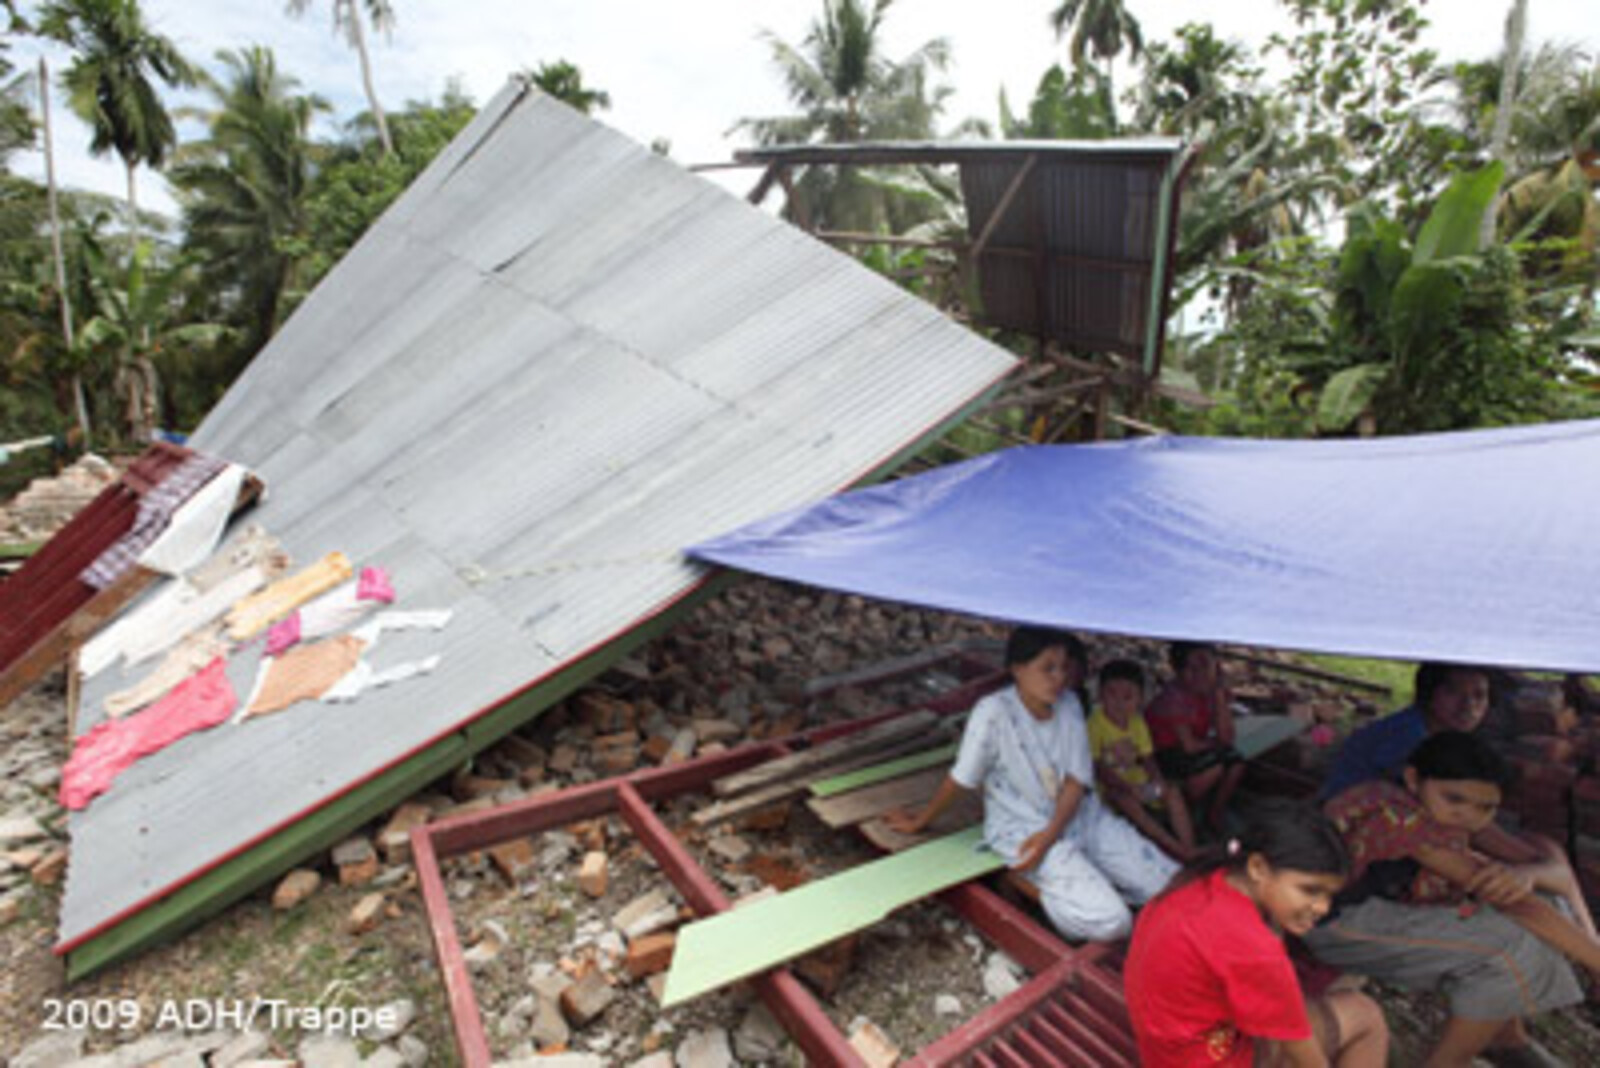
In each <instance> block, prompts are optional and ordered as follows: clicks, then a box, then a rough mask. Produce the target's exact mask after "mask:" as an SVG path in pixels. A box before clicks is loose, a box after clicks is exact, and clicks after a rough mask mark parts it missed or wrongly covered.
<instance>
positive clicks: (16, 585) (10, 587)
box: [0, 442, 190, 671]
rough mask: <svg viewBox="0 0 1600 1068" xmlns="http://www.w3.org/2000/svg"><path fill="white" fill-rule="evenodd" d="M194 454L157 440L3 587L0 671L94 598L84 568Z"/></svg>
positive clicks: (128, 526)
mask: <svg viewBox="0 0 1600 1068" xmlns="http://www.w3.org/2000/svg"><path fill="white" fill-rule="evenodd" d="M189 455H190V452H189V450H188V449H185V448H182V447H181V446H178V445H169V444H166V443H164V442H163V443H158V444H156V445H152V446H151V447H150V449H149V450H148V451H147V452H145V453H144V454H143V455H142V456H140V457H139V458H138V459H137V460H135V461H134V462H133V465H132V466H131V467H129V468H128V470H127V471H125V472H124V473H123V474H122V475H121V477H119V478H118V479H117V480H116V481H115V482H113V483H111V484H110V485H108V486H106V488H105V489H103V490H101V491H100V493H99V494H98V495H96V496H95V498H94V499H93V500H91V501H90V502H89V503H88V504H86V505H84V507H83V509H82V510H81V511H79V512H78V514H77V515H75V516H73V517H72V519H71V520H70V521H69V522H68V523H67V525H66V526H64V527H62V528H61V529H60V530H59V531H57V532H56V534H55V536H53V537H52V538H51V539H50V540H49V541H47V542H46V543H45V544H44V546H43V547H42V548H40V549H39V551H38V552H36V553H34V554H33V555H32V556H31V557H29V558H28V562H27V563H26V564H24V565H23V566H22V567H21V568H19V569H18V570H17V572H16V574H14V575H12V576H11V577H10V578H9V579H7V580H6V584H5V585H4V586H3V587H0V671H4V670H5V669H6V668H8V667H10V666H11V664H13V663H15V662H16V661H17V660H19V659H21V658H22V656H23V654H24V653H26V652H27V651H28V650H29V649H30V648H32V647H33V645H34V644H35V643H36V642H37V641H39V640H40V639H41V638H42V637H43V636H45V635H46V634H48V633H49V632H50V631H51V630H53V629H54V628H56V627H57V626H59V625H61V624H62V623H63V622H65V621H66V620H67V618H68V617H69V616H71V615H72V613H73V612H76V611H77V610H78V609H79V608H81V607H82V606H83V605H84V604H86V603H88V601H89V600H90V599H91V598H93V597H94V596H95V593H96V590H95V589H94V587H92V586H89V585H88V584H86V583H84V582H83V581H82V580H81V579H79V577H78V576H79V575H81V574H82V573H83V569H84V568H86V567H88V566H89V565H90V564H92V563H94V561H95V558H96V557H98V556H99V555H100V554H101V553H102V552H104V551H105V550H106V549H108V548H110V547H111V545H112V544H113V543H114V542H116V540H117V539H118V538H120V537H122V536H123V535H124V534H126V533H127V532H128V529H129V528H130V527H131V526H133V520H134V517H135V516H136V515H137V514H138V511H139V498H140V497H142V496H143V495H144V494H145V493H147V492H149V490H150V489H151V488H153V487H154V486H156V485H159V484H160V482H161V480H162V479H164V478H166V477H167V475H169V474H171V473H172V471H173V470H174V469H175V468H176V467H177V466H178V465H179V464H181V463H182V462H183V461H184V460H185V459H187V458H188V457H189Z"/></svg>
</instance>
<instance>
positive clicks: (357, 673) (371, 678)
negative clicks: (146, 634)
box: [322, 656, 441, 701]
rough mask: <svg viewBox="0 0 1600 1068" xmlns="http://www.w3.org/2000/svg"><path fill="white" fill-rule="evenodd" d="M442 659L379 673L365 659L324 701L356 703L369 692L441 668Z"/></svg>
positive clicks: (404, 665) (438, 658)
mask: <svg viewBox="0 0 1600 1068" xmlns="http://www.w3.org/2000/svg"><path fill="white" fill-rule="evenodd" d="M440 659H441V658H440V657H438V656H429V657H424V658H423V659H421V660H412V661H409V662H407V663H404V664H396V665H395V666H394V667H392V668H385V669H384V670H382V671H377V670H375V669H374V668H373V666H372V665H371V664H369V663H367V661H366V660H365V659H362V660H360V661H357V663H356V666H355V667H354V668H352V669H351V670H350V671H349V672H348V673H347V674H346V675H345V676H344V677H343V678H341V679H340V680H339V681H338V682H336V683H334V684H333V686H332V688H331V689H329V690H328V691H327V692H326V693H324V694H323V695H322V700H324V701H354V700H355V699H356V698H358V697H360V696H361V695H362V694H364V693H366V692H367V691H368V690H376V689H379V688H381V687H384V686H391V685H393V684H394V683H397V682H404V681H405V680H406V679H410V678H415V677H416V676H418V675H426V674H428V673H429V672H431V671H432V670H433V669H434V668H436V667H438V666H439V661H440Z"/></svg>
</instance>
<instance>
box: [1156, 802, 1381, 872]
mask: <svg viewBox="0 0 1600 1068" xmlns="http://www.w3.org/2000/svg"><path fill="white" fill-rule="evenodd" d="M1252 854H1259V855H1260V856H1261V858H1262V859H1263V860H1265V861H1266V862H1267V864H1268V865H1270V866H1271V867H1273V868H1274V869H1289V870H1293V871H1303V872H1309V873H1311V874H1313V875H1338V876H1340V877H1343V876H1347V875H1349V874H1350V854H1349V853H1348V852H1346V850H1345V847H1344V839H1342V838H1341V837H1339V832H1338V831H1337V830H1335V829H1334V826H1333V824H1332V823H1331V822H1329V820H1328V817H1326V816H1324V815H1323V814H1322V810H1321V809H1319V808H1317V807H1316V806H1315V805H1312V804H1308V803H1306V802H1302V801H1286V800H1282V799H1278V798H1265V799H1262V800H1259V801H1256V802H1254V803H1253V804H1252V805H1251V806H1250V810H1249V812H1248V813H1246V816H1245V825H1244V829H1243V830H1241V831H1240V832H1239V834H1238V836H1237V837H1234V838H1230V839H1228V840H1227V841H1226V842H1224V843H1222V844H1220V845H1217V846H1213V847H1212V848H1210V849H1209V850H1207V851H1206V852H1204V853H1202V854H1200V855H1199V856H1198V857H1196V858H1195V859H1194V860H1192V861H1190V862H1189V863H1188V864H1186V865H1184V868H1183V870H1182V871H1181V872H1179V873H1178V875H1177V877H1176V878H1174V879H1173V880H1172V883H1171V885H1170V886H1169V887H1168V889H1169V890H1170V889H1173V888H1176V887H1178V886H1182V885H1183V884H1185V883H1190V882H1193V881H1194V880H1196V879H1199V878H1202V877H1204V876H1206V875H1209V874H1211V873H1212V872H1214V871H1219V870H1227V871H1241V870H1243V869H1244V866H1245V862H1246V861H1248V860H1249V859H1250V856H1251V855H1252Z"/></svg>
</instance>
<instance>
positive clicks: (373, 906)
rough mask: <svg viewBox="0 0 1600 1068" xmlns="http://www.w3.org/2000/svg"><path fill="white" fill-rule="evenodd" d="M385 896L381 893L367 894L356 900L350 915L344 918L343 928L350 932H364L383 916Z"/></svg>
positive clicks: (356, 933) (374, 925)
mask: <svg viewBox="0 0 1600 1068" xmlns="http://www.w3.org/2000/svg"><path fill="white" fill-rule="evenodd" d="M385 900H386V899H385V898H384V896H383V895H382V894H368V895H367V896H365V897H363V898H362V899H361V900H360V901H357V902H356V907H355V908H353V909H351V910H350V915H349V916H348V917H346V918H345V925H344V926H345V930H347V931H349V932H350V933H351V934H355V935H359V934H366V933H367V932H368V931H370V930H372V929H373V928H374V927H376V926H378V922H379V921H380V920H382V919H383V916H384V908H383V906H384V904H385Z"/></svg>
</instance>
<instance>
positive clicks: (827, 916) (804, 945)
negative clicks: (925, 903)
mask: <svg viewBox="0 0 1600 1068" xmlns="http://www.w3.org/2000/svg"><path fill="white" fill-rule="evenodd" d="M982 841H983V829H982V828H981V827H972V828H969V829H967V830H965V831H962V832H960V833H959V834H952V835H950V836H948V837H946V838H938V839H935V840H934V841H932V842H928V843H925V844H923V845H919V846H916V847H915V848H912V849H908V850H906V851H905V852H903V853H896V854H894V855H893V856H889V857H884V858H883V859H882V860H874V861H871V862H869V863H867V864H862V865H859V866H857V867H854V868H851V869H850V870H849V871H845V872H840V873H839V874H838V875H834V876H831V877H829V878H827V879H818V880H817V881H816V882H811V883H806V884H805V885H804V886H799V887H796V888H795V889H793V890H790V891H789V892H788V893H785V894H778V895H777V896H776V897H769V898H766V899H765V900H762V901H756V902H752V903H751V904H749V905H745V906H743V907H742V908H737V909H732V910H730V911H728V912H723V913H719V914H718V915H716V916H712V917H709V918H707V919H704V920H700V921H698V922H696V923H691V924H689V925H688V926H687V927H684V928H682V929H681V930H680V931H679V932H678V944H677V948H676V949H674V950H673V954H672V967H671V969H670V970H669V971H668V972H667V986H666V991H665V993H664V994H663V996H662V999H661V1006H662V1008H671V1007H672V1006H674V1005H678V1004H681V1003H682V1002H685V1001H688V1000H689V999H691V998H696V997H699V996H700V995H701V994H705V993H709V992H710V991H712V990H716V989H718V988H719V987H723V986H727V985H728V984H729V983H733V982H737V981H738V980H740V979H746V978H749V977H750V976H752V975H757V974H759V973H761V972H764V971H766V970H767V969H769V968H773V967H776V966H778V965H780V964H783V963H784V962H785V961H790V960H793V959H794V958H795V957H798V956H801V955H803V954H805V953H809V952H810V951H811V950H813V949H817V948H819V947H821V946H825V945H827V944H828V943H830V942H833V941H835V940H837V939H839V938H843V937H844V936H845V935H847V934H850V933H852V932H854V931H859V930H862V929H863V928H866V927H870V926H872V925H873V924H875V923H877V922H878V921H879V920H881V919H883V918H884V917H885V916H887V915H889V913H891V912H893V911H894V910H895V909H897V908H900V907H902V906H904V905H909V904H911V903H912V902H914V901H918V900H920V899H922V898H925V897H928V896H929V895H931V894H936V893H938V892H939V891H940V890H944V889H946V888H947V887H951V886H955V885H956V884H957V883H964V882H966V881H967V880H968V879H975V878H977V877H978V876H980V875H986V874H988V873H989V872H991V871H995V870H997V869H999V868H1003V867H1005V861H1004V860H1002V859H1000V857H999V856H998V855H997V854H995V853H992V852H990V851H989V850H987V849H980V848H979V845H980V844H981V843H982Z"/></svg>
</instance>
